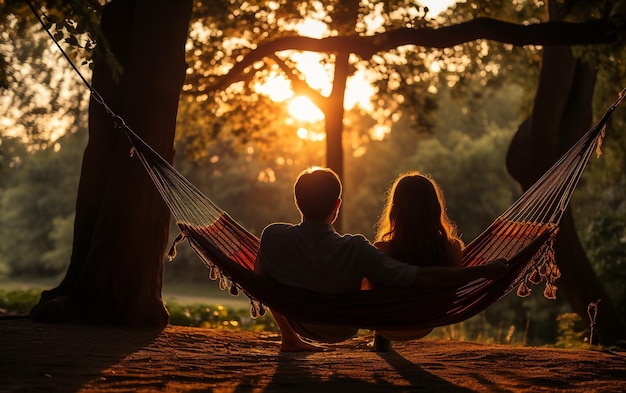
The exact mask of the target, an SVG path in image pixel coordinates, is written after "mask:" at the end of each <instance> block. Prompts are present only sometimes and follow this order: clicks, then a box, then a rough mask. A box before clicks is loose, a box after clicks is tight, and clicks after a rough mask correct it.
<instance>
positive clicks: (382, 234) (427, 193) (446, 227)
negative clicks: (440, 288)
mask: <svg viewBox="0 0 626 393" xmlns="http://www.w3.org/2000/svg"><path fill="white" fill-rule="evenodd" d="M376 241H383V242H387V243H388V247H389V251H390V253H391V254H392V256H393V257H395V258H397V259H399V260H402V261H405V262H408V263H411V264H416V265H419V266H428V265H450V264H452V263H453V262H452V261H451V258H450V248H451V243H453V242H458V243H459V245H460V246H461V247H462V246H463V243H462V241H461V240H460V239H459V237H458V233H457V228H456V225H455V224H454V223H453V222H452V221H451V220H450V219H449V218H448V215H447V214H446V208H445V201H444V197H443V192H442V191H441V188H440V187H439V185H437V183H436V182H435V181H433V180H432V179H431V178H430V177H427V176H425V175H422V174H421V173H419V172H417V171H413V172H409V173H406V174H403V175H400V176H399V177H398V178H397V179H396V180H395V181H394V183H393V185H392V186H391V188H390V189H389V191H388V196H387V202H386V204H385V208H384V210H383V214H382V216H381V217H380V220H379V222H378V225H377V233H376Z"/></svg>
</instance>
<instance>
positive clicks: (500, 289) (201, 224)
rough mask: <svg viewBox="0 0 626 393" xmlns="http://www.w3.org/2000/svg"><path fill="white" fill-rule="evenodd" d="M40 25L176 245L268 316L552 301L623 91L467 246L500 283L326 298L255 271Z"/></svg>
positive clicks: (218, 218) (449, 313)
mask: <svg viewBox="0 0 626 393" xmlns="http://www.w3.org/2000/svg"><path fill="white" fill-rule="evenodd" d="M27 4H28V6H29V7H30V9H31V11H32V12H33V14H34V15H35V16H36V18H37V19H38V20H39V22H40V24H41V25H42V27H43V29H44V30H45V31H46V33H47V34H48V35H49V37H50V38H51V39H52V41H53V42H54V43H55V44H56V46H57V48H58V49H59V50H60V51H61V53H62V54H63V56H64V57H65V59H66V60H67V61H68V63H69V64H70V65H71V66H72V68H73V69H74V71H75V72H76V73H77V75H78V76H79V77H80V78H81V80H82V81H83V83H84V84H85V86H87V87H88V88H89V90H90V93H91V95H92V98H93V99H94V100H95V101H97V102H98V103H100V104H101V105H102V106H103V107H104V109H105V111H106V112H107V113H108V114H109V115H111V116H112V117H113V118H114V123H115V124H116V125H117V126H119V127H120V128H121V129H122V130H123V131H124V132H125V133H126V135H127V137H128V138H129V139H130V141H131V144H132V145H133V152H134V154H135V155H136V156H138V157H139V159H140V160H141V162H142V164H143V166H144V167H145V169H146V171H147V172H148V174H149V176H150V177H151V179H152V180H153V182H154V184H155V186H156V187H157V189H158V191H159V193H160V194H161V196H162V197H163V200H164V201H165V203H166V204H167V206H168V207H169V209H170V211H171V213H172V215H173V216H174V218H175V220H176V224H177V225H178V227H179V229H180V235H179V236H178V237H177V238H176V240H175V241H174V244H173V245H172V249H171V250H170V253H169V255H170V258H173V257H174V256H175V250H176V248H175V247H176V245H177V244H178V243H180V242H181V241H182V240H183V239H187V240H188V242H189V244H190V246H191V248H192V249H193V250H194V251H195V252H196V253H197V254H198V256H199V257H200V259H201V260H202V261H203V262H204V263H205V265H206V266H207V267H208V268H209V272H210V273H209V277H210V278H211V279H214V280H219V282H220V288H221V289H228V290H229V291H230V292H231V293H232V294H233V295H236V294H238V293H239V292H242V293H244V294H245V295H246V296H248V298H249V299H250V301H251V306H252V307H251V314H252V316H253V317H257V316H259V315H263V314H264V313H265V307H264V305H266V306H268V307H270V308H272V309H274V310H276V311H278V312H280V313H281V314H283V315H285V316H287V317H289V318H291V319H293V320H297V321H301V322H310V323H322V324H330V325H340V326H347V327H356V328H368V329H377V330H416V329H426V328H434V327H437V326H444V325H449V324H453V323H457V322H461V321H464V320H466V319H468V318H470V317H472V316H474V315H476V314H478V313H479V312H481V311H483V310H485V309H486V308H487V307H489V306H490V305H491V304H493V303H494V302H496V301H497V300H498V299H500V298H502V297H503V296H505V295H507V294H509V293H510V292H512V291H513V290H516V289H517V294H518V295H519V296H528V295H529V294H530V288H531V284H539V283H541V282H542V281H544V282H545V291H544V295H545V296H546V297H547V298H551V299H554V298H555V296H556V286H555V285H554V281H555V280H556V279H557V278H558V277H559V274H560V273H559V270H558V268H557V266H556V263H555V260H554V252H553V250H552V244H553V242H554V237H555V235H556V233H557V231H558V225H559V222H560V220H561V217H562V215H563V213H564V212H565V209H566V208H567V205H568V204H569V201H570V199H571V196H572V194H573V192H574V189H575V188H576V185H577V184H578V181H579V180H580V177H581V176H582V173H583V171H584V169H585V167H586V165H587V162H588V161H589V158H590V156H591V154H592V153H593V151H594V150H597V151H598V153H599V148H600V144H601V141H602V138H603V137H604V132H605V128H606V123H607V122H608V119H609V116H610V115H611V113H612V112H613V110H614V109H615V108H616V107H617V106H618V105H619V104H620V103H621V101H622V99H623V98H624V96H625V95H626V89H623V90H622V91H621V92H620V94H619V97H618V98H617V99H616V100H615V102H614V103H613V104H612V105H611V106H610V107H609V108H608V109H607V110H606V112H605V113H604V115H603V116H602V118H601V119H600V120H599V121H598V123H596V124H595V125H594V126H593V127H592V128H591V129H589V131H587V133H585V135H583V136H582V137H581V139H580V140H579V141H578V142H577V143H576V144H574V146H572V147H571V148H570V150H569V151H568V152H567V153H565V154H564V155H563V156H562V157H561V158H560V159H559V161H557V162H556V163H555V164H554V165H553V166H552V167H551V168H550V169H549V170H548V171H547V172H546V173H545V174H544V175H543V176H542V177H541V178H540V179H539V180H538V181H537V182H536V183H535V184H534V185H533V186H532V187H531V188H530V189H528V190H527V191H526V192H525V193H524V194H522V196H521V197H520V198H519V199H518V200H517V201H516V202H515V203H514V204H513V205H512V206H511V207H510V208H509V209H508V210H507V211H506V212H504V213H503V214H502V215H501V216H500V217H498V218H497V219H496V220H495V221H494V222H493V223H492V224H491V225H490V226H489V227H488V228H487V229H486V230H485V231H484V232H483V233H482V234H481V235H480V236H478V237H477V238H476V239H475V240H473V241H472V242H471V243H470V244H468V245H467V247H466V248H465V251H464V256H463V260H462V265H463V266H475V265H480V264H482V263H485V262H488V261H491V260H494V259H496V258H506V259H508V260H509V265H510V267H511V268H510V269H509V272H508V274H507V276H506V277H504V278H501V279H498V280H495V281H493V280H485V279H481V280H476V281H473V282H469V283H466V284H463V285H457V286H454V287H450V288H446V289H443V290H427V291H426V290H416V289H411V288H378V289H372V290H367V291H353V292H347V293H341V294H332V295H331V294H323V293H317V292H312V291H308V290H304V289H300V288H294V287H289V286H286V285H282V284H279V283H277V282H274V281H271V280H270V279H268V278H265V277H262V276H259V275H256V274H255V273H254V263H255V260H256V254H257V250H258V247H259V239H258V238H257V237H256V236H254V235H253V234H251V233H250V232H248V231H247V230H245V228H243V227H242V226H241V225H239V224H238V223H237V222H236V221H235V220H233V219H232V218H231V217H230V216H229V215H228V214H227V213H226V212H225V211H224V210H222V209H220V208H219V207H218V206H217V205H216V204H214V203H213V202H212V201H211V200H210V199H209V198H207V197H206V196H205V195H203V194H202V193H201V192H200V191H199V190H198V189H197V188H196V187H194V186H193V184H191V183H190V182H189V181H188V180H187V179H186V178H185V177H184V176H183V175H182V174H180V173H179V172H178V171H177V170H176V169H174V167H172V166H171V165H170V164H169V163H168V162H167V161H165V160H164V159H163V158H162V157H161V156H159V154H158V153H157V152H155V151H154V150H153V149H152V148H151V147H150V146H148V145H147V144H146V143H145V142H144V141H143V140H142V139H141V138H140V137H139V136H137V134H135V133H134V132H133V131H132V130H131V129H130V128H129V127H128V126H127V125H126V124H124V122H123V119H121V118H119V116H117V115H116V114H115V113H114V112H113V111H112V110H111V109H110V108H109V107H108V106H107V105H106V103H105V102H104V100H103V99H102V97H101V96H100V95H99V94H98V93H97V91H95V90H94V89H93V88H92V87H91V85H90V84H89V83H88V82H87V81H86V79H85V78H84V77H83V76H82V74H81V73H80V71H79V70H78V68H77V67H76V65H75V64H74V63H73V62H72V60H71V59H70V57H69V56H68V55H67V53H65V51H64V50H63V48H62V47H61V46H60V45H59V43H58V41H57V40H56V39H55V38H54V36H53V35H52V34H51V32H50V31H49V30H48V28H47V26H46V24H45V23H44V21H43V20H42V19H41V17H40V15H39V14H38V12H37V10H36V9H35V8H34V7H33V5H32V4H31V3H30V2H29V1H27Z"/></svg>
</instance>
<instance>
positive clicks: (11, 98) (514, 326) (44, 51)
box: [0, 14, 626, 344]
mask: <svg viewBox="0 0 626 393" xmlns="http://www.w3.org/2000/svg"><path fill="white" fill-rule="evenodd" d="M451 15H452V14H447V16H448V17H450V16H451ZM444 17H445V15H444ZM511 18H513V17H512V16H511ZM518 21H519V22H521V21H523V19H520V20H518ZM9 23H10V20H9ZM0 45H1V46H2V53H3V54H5V57H4V61H5V62H6V63H7V64H8V65H9V66H10V67H12V68H13V69H12V72H11V73H10V74H11V75H12V77H11V78H9V80H8V83H9V84H8V86H7V88H4V89H3V90H2V95H1V96H0V113H2V115H1V116H2V119H1V122H0V136H1V138H2V139H1V140H0V275H1V276H2V281H1V282H2V283H3V285H6V286H7V287H9V283H11V282H41V281H42V280H43V282H45V283H50V285H53V284H54V283H55V282H56V281H58V280H60V278H61V277H62V276H63V274H64V273H65V271H66V269H67V266H68V263H69V260H70V253H71V249H72V236H73V222H74V209H75V203H76V194H77V186H78V178H79V175H80V169H81V167H80V162H81V157H82V153H83V151H84V148H85V145H86V142H87V105H88V98H89V96H88V94H89V92H88V91H86V89H85V88H84V86H83V85H82V84H81V83H80V80H79V79H78V78H77V77H76V75H75V74H73V71H72V70H71V69H70V68H69V67H68V65H67V63H66V62H65V60H64V59H63V58H61V57H60V54H59V53H58V51H56V49H55V48H54V47H53V45H52V43H51V42H50V40H49V38H48V37H47V36H45V35H44V34H43V33H42V32H41V30H40V28H39V27H38V26H33V28H32V30H29V31H28V32H27V34H23V35H21V36H20V37H19V39H17V40H16V38H15V37H10V36H9V35H8V33H3V34H2V41H0ZM478 46H480V45H478ZM527 49H528V48H527ZM487 52H488V53H487V54H483V55H481V59H482V61H484V62H487V59H488V58H489V56H491V55H492V54H491V53H489V51H487ZM504 52H506V51H504ZM528 52H529V53H527V54H526V55H525V56H527V58H530V59H532V58H533V57H535V59H536V58H537V56H538V54H539V53H540V52H541V48H540V47H535V48H530V50H528ZM6 53H10V56H7V55H6ZM494 53H498V55H497V56H499V57H498V58H497V62H498V64H499V65H500V67H501V69H502V70H508V72H500V73H495V72H494V73H491V74H484V75H475V76H473V77H471V76H464V77H459V75H458V73H456V72H455V67H454V65H453V64H446V63H444V62H442V61H439V60H437V58H431V59H425V60H426V61H425V63H428V67H427V69H426V70H425V74H427V75H428V76H427V77H426V78H424V79H423V80H422V81H421V83H416V85H415V89H420V90H419V91H420V94H422V95H423V97H424V98H423V101H422V102H419V103H409V104H408V105H404V106H403V107H402V111H403V112H404V113H405V116H402V117H401V116H398V117H397V118H396V116H394V115H393V111H392V114H391V116H392V117H393V118H394V121H393V123H385V124H384V125H385V126H386V128H380V127H379V126H380V123H379V118H376V116H373V115H372V114H371V113H368V111H367V108H365V107H364V106H365V105H362V106H359V105H356V104H355V105H354V106H353V107H352V108H351V109H350V110H349V111H348V112H347V119H346V122H345V125H346V128H345V131H344V136H343V138H344V146H345V148H346V155H345V170H344V187H345V189H344V193H345V194H344V195H345V196H346V198H345V201H344V204H343V230H344V231H345V232H350V233H362V234H364V235H365V236H367V237H368V238H370V239H372V238H373V234H374V230H375V229H374V227H375V223H376V221H377V219H378V216H379V214H380V212H381V211H382V207H383V202H384V198H385V192H386V190H387V188H388V187H389V185H390V183H391V181H392V180H393V179H394V178H395V177H396V176H397V175H398V174H400V173H402V172H405V171H408V170H412V169H417V170H419V171H421V172H424V173H427V174H430V175H431V176H432V177H433V178H435V179H436V180H437V181H438V182H439V183H440V184H441V186H442V188H443V189H444V193H445V197H446V201H447V205H448V213H449V215H450V216H451V217H452V218H453V219H454V220H455V221H456V223H457V224H458V226H459V229H460V231H461V233H462V235H463V239H464V240H465V241H466V242H469V241H471V240H472V239H473V238H474V237H476V236H477V235H478V234H479V233H480V232H481V231H482V230H483V229H484V228H486V227H487V225H488V224H489V223H490V222H491V221H492V220H493V219H494V218H496V217H497V216H498V215H499V214H500V213H501V212H503V211H504V210H505V209H506V208H507V207H508V206H509V205H510V204H511V203H512V202H513V201H514V200H515V198H516V197H517V196H519V194H520V192H521V190H520V187H519V185H518V184H517V183H516V182H515V181H514V180H513V179H512V178H511V177H510V176H509V175H508V174H507V172H506V169H505V164H504V162H505V156H506V153H507V148H508V146H509V143H510V141H511V138H512V137H513V135H514V133H515V131H516V130H517V128H518V127H519V125H520V123H521V122H522V121H523V119H524V118H525V117H527V115H528V113H529V112H530V110H531V103H532V98H533V95H534V90H535V87H536V83H537V77H538V72H539V64H538V63H537V62H534V63H533V62H532V61H530V62H529V61H527V58H524V61H523V62H522V63H520V57H519V53H515V52H512V51H511V53H509V56H502V54H501V53H500V52H497V51H494ZM494 56H496V55H495V54H494ZM492 60H496V59H492ZM519 64H523V66H519ZM81 71H82V72H84V73H85V74H88V73H89V68H88V66H87V65H83V66H82V67H81ZM601 78H602V76H600V83H598V88H597V89H596V91H597V93H596V94H597V96H598V97H600V98H603V97H609V98H610V97H613V96H614V95H615V94H616V93H617V92H618V91H619V90H620V87H623V86H624V84H625V82H626V81H625V80H614V79H610V80H602V79H601ZM266 101H268V102H269V98H267V99H266ZM598 101H599V102H601V101H602V99H599V100H598ZM602 102H605V103H606V102H607V101H606V100H605V101H602ZM425 103H427V104H428V105H426V106H424V104H425ZM202 104H203V101H202V100H201V99H199V96H198V95H197V94H192V93H191V92H189V93H187V94H185V92H183V95H182V96H181V100H180V105H179V118H178V130H179V131H178V133H177V138H178V139H177V142H176V143H177V152H178V153H177V155H176V158H175V166H176V167H177V168H178V169H179V170H181V172H182V173H183V174H185V175H186V176H187V177H188V178H189V179H190V180H191V181H192V182H193V183H194V184H195V185H196V186H197V187H198V188H199V189H200V190H201V191H203V192H204V193H205V194H206V195H208V196H209V197H210V198H211V199H212V200H213V201H214V202H215V203H216V204H217V205H218V206H220V207H222V208H224V209H225V210H226V211H228V212H229V213H230V214H231V215H232V216H233V217H234V218H235V219H236V220H237V221H238V222H240V223H241V224H242V225H243V226H244V227H246V228H247V229H249V230H250V231H251V232H252V233H254V234H257V235H259V234H260V232H261V230H262V229H263V227H264V226H265V225H267V224H268V223H270V222H273V221H287V222H297V221H298V220H299V215H298V213H297V211H296V209H295V206H294V204H293V199H292V185H293V180H294V179H295V176H296V175H297V173H298V172H300V171H301V170H302V169H304V168H305V167H308V166H311V165H323V164H324V159H325V158H324V148H325V144H324V141H323V138H322V137H321V136H320V133H319V130H320V129H321V127H322V126H321V123H322V122H321V120H320V119H319V118H316V117H315V116H312V117H311V116H305V115H303V116H298V115H299V114H300V115H302V114H304V113H308V111H310V109H307V107H300V108H295V109H292V110H291V111H290V110H289V109H288V107H287V106H286V105H284V104H285V102H282V105H278V106H276V107H275V108H280V109H279V110H280V111H282V112H274V113H273V114H272V116H271V117H272V118H273V119H276V118H278V119H280V118H281V116H284V117H286V118H291V122H290V123H287V124H279V123H274V124H269V125H267V126H268V127H278V128H277V129H280V130H281V132H280V133H276V135H279V136H274V137H271V138H268V139H263V140H259V139H253V138H250V139H248V140H247V139H246V138H241V137H240V136H238V135H230V136H227V137H224V135H219V137H213V138H212V137H211V132H212V128H211V127H208V126H207V124H210V121H207V120H206V119H207V118H211V117H214V116H216V113H215V112H214V111H211V110H208V109H207V110H205V111H203V106H202ZM275 104H276V103H269V104H267V105H275ZM383 106H385V105H383ZM388 107H389V108H396V107H397V106H396V105H395V103H393V102H389V105H388ZM259 108H260V109H257V110H258V111H262V110H263V109H266V107H264V106H259ZM603 109H604V107H601V106H598V107H597V108H596V114H597V115H599V114H600V113H601V112H602V110H603ZM248 110H250V111H254V110H255V109H254V108H249V109H248ZM398 111H400V109H398ZM265 113H266V114H267V113H269V112H265ZM623 113H624V112H623V111H622V112H618V113H616V114H615V116H614V117H615V119H614V121H613V124H612V126H611V127H610V129H609V132H608V135H607V138H606V140H605V144H604V146H603V152H604V155H603V156H602V157H601V158H600V159H598V160H595V159H594V160H592V162H591V163H590V166H589V167H588V169H587V171H586V173H585V175H584V177H583V180H582V183H581V185H580V186H579V187H578V190H577V192H576V193H575V195H574V199H573V202H572V206H573V208H574V212H575V217H576V222H577V229H578V231H579V236H580V238H581V240H582V241H583V244H584V246H585V249H586V251H587V252H588V256H589V258H590V259H591V261H592V263H593V265H594V268H595V270H596V272H597V273H598V275H599V277H600V279H601V280H602V282H603V283H604V284H605V286H606V288H607V291H608V292H609V294H610V295H611V297H612V298H613V300H614V301H615V302H616V304H617V305H618V307H619V312H620V315H621V316H622V317H623V318H626V300H625V299H626V288H625V285H626V284H625V283H626V270H625V269H624V265H625V264H626V204H625V203H624V201H625V200H626V198H625V196H626V195H625V194H626V187H625V185H626V171H625V170H624V169H625V168H626V132H624V129H625V128H624V127H623V124H624V117H625V115H624V114H623ZM407 114H408V115H407ZM256 116H258V113H257V114H256ZM411 117H418V118H420V119H421V120H420V121H419V122H418V124H419V125H420V126H419V127H415V123H414V122H411V121H409V118H411ZM255 118H256V117H255V116H253V115H252V114H251V116H250V119H252V120H254V119H255ZM596 118H597V116H596ZM248 120H249V119H246V118H245V117H244V118H241V119H240V123H241V124H240V125H241V127H242V128H244V129H245V128H246V122H247V121H248ZM282 130H284V132H282ZM175 234H176V233H175V229H174V228H172V235H173V236H175ZM620 234H621V235H620ZM615 239H618V241H617V242H616V241H615ZM178 254H179V255H178V256H177V258H176V259H175V260H174V261H173V262H171V263H170V262H166V263H165V272H164V275H165V293H166V294H167V293H168V291H169V292H172V293H176V292H181V288H190V287H196V288H197V287H199V288H201V289H200V291H199V293H197V294H198V295H199V296H200V297H203V296H207V301H210V299H211V298H210V297H209V296H210V295H211V294H215V292H216V289H215V285H213V284H212V286H211V287H209V286H208V283H209V280H208V278H207V271H206V269H205V267H204V265H203V264H202V263H201V262H200V260H199V259H198V258H197V257H196V256H195V255H193V253H192V251H191V250H189V249H188V248H187V247H179V253H178ZM44 285H45V284H44ZM205 290H206V293H205V292H204V291H205ZM187 293H188V292H187ZM244 302H245V299H242V304H244ZM568 313H569V308H568V306H567V304H566V302H565V301H564V300H563V299H562V298H559V297H557V300H556V301H551V300H546V299H544V298H543V297H542V296H541V293H540V291H538V293H533V295H532V296H531V297H529V298H524V299H521V298H518V297H516V296H515V294H513V295H512V296H509V297H507V298H506V299H503V300H502V301H500V302H498V303H497V304H496V305H494V306H493V307H492V308H490V309H489V310H487V311H486V312H484V313H483V314H481V315H480V316H478V317H477V318H476V319H475V322H468V326H470V325H471V327H467V326H466V327H465V328H464V329H465V331H464V333H462V334H464V335H465V336H464V337H460V336H459V335H458V334H459V333H458V331H459V330H458V329H457V330H455V328H454V327H451V328H448V330H446V331H445V332H443V333H442V334H447V335H448V336H449V337H451V338H467V339H478V338H481V337H482V339H486V338H485V337H486V336H488V337H492V339H494V340H496V341H499V342H503V341H508V342H516V343H529V344H544V343H554V342H555V341H557V339H558V335H559V330H558V327H559V322H558V318H559V316H562V315H567V314H568ZM587 325H588V323H587ZM582 326H583V327H584V326H585V322H583V324H582ZM455 331H456V332H457V333H454V332H455ZM493 332H496V333H493ZM583 335H584V334H583ZM494 337H495V338H494Z"/></svg>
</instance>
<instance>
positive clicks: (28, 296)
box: [0, 289, 41, 314]
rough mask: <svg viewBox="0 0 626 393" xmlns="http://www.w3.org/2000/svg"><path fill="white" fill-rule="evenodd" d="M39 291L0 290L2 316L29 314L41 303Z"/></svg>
mask: <svg viewBox="0 0 626 393" xmlns="http://www.w3.org/2000/svg"><path fill="white" fill-rule="evenodd" d="M40 295H41V290H39V289H26V290H24V289H15V290H11V291H5V290H1V289H0V314H28V313H29V312H30V310H31V309H32V308H33V307H34V306H35V304H37V302H38V301H39V296H40Z"/></svg>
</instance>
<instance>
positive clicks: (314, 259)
mask: <svg viewBox="0 0 626 393" xmlns="http://www.w3.org/2000/svg"><path fill="white" fill-rule="evenodd" d="M341 191H342V187H341V182H340V180H339V177H338V176H337V174H335V172H333V171H332V170H330V169H327V168H319V167H314V168H310V169H307V170H305V171H303V172H301V173H300V175H299V176H298V178H297V180H296V183H295V185H294V197H295V203H296V207H297V208H298V210H299V211H300V214H301V218H302V220H301V222H300V223H299V224H297V225H293V224H285V223H274V224H270V225H268V226H267V227H266V228H265V229H264V230H263V233H262V235H261V246H260V248H259V253H258V256H257V262H256V265H255V272H256V273H258V274H261V275H264V276H267V277H270V278H272V279H273V280H275V281H277V282H280V283H282V284H286V285H290V286H294V287H300V288H305V289H309V290H312V291H317V292H323V293H340V292H346V291H352V290H358V289H360V288H361V283H362V281H363V279H364V278H367V279H368V281H369V282H371V283H374V284H376V285H379V286H390V287H391V286H393V287H411V286H413V287H416V288H437V287H447V286H452V285H455V284H459V283H463V282H468V281H473V280H475V279H478V278H488V279H496V278H499V277H501V276H502V275H504V273H505V272H506V269H507V267H506V265H505V264H504V263H503V262H502V261H494V262H491V263H488V264H485V265H482V266H476V267H471V268H453V267H423V268H420V267H417V266H414V265H409V264H407V263H403V262H400V261H397V260H395V259H393V258H390V257H388V256H386V255H385V254H384V253H382V252H381V251H380V250H378V249H377V248H376V247H374V246H373V245H372V244H371V243H370V242H369V241H368V240H367V239H365V237H363V236H361V235H340V234H339V233H337V232H336V231H335V230H334V228H333V226H332V223H333V222H334V221H335V219H336V218H337V214H338V212H339V207H340V205H341ZM272 313H273V315H274V319H275V320H276V323H277V324H278V326H279V328H280V330H281V334H282V343H281V351H282V352H292V351H312V350H319V349H320V348H319V347H317V346H315V345H313V344H310V343H307V342H305V341H303V340H302V339H301V338H300V335H299V334H298V333H300V334H301V335H304V336H305V337H309V338H314V339H315V340H318V341H325V342H338V341H343V340H345V339H348V338H350V337H351V336H352V335H354V333H355V332H356V331H355V329H352V328H345V327H333V326H324V325H312V324H302V323H299V322H297V321H290V320H288V319H287V318H285V316H283V315H280V314H278V313H276V312H274V311H272ZM297 332H298V333H297ZM429 332H430V330H428V331H423V332H413V333H412V334H410V335H409V336H407V339H413V338H418V337H423V336H425V335H426V334H428V333H429ZM395 337H397V336H395ZM394 339H396V338H394Z"/></svg>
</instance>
